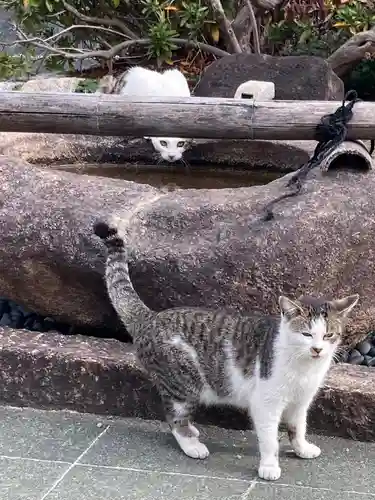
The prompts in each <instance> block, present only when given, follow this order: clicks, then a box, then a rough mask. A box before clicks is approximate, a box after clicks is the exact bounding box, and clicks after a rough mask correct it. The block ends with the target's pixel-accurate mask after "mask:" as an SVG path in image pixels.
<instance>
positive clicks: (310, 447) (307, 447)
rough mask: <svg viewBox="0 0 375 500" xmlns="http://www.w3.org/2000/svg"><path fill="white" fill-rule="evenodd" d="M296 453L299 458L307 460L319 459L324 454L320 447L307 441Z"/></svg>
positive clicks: (296, 448)
mask: <svg viewBox="0 0 375 500" xmlns="http://www.w3.org/2000/svg"><path fill="white" fill-rule="evenodd" d="M294 451H295V454H296V455H297V457H299V458H306V459H309V458H317V457H318V456H319V455H320V454H321V452H322V450H321V449H320V448H319V447H318V446H315V444H312V443H308V442H307V441H306V443H304V444H303V445H301V446H296V447H295V450H294Z"/></svg>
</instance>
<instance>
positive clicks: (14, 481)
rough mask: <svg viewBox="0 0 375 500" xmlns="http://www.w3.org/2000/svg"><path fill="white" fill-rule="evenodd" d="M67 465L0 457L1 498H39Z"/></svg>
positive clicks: (9, 499) (22, 499)
mask: <svg viewBox="0 0 375 500" xmlns="http://www.w3.org/2000/svg"><path fill="white" fill-rule="evenodd" d="M66 468H67V465H64V464H58V463H45V462H38V461H32V460H11V459H6V458H0V498H1V500H40V499H41V498H42V496H43V493H44V492H45V491H47V490H48V488H51V487H52V486H53V484H54V483H55V481H56V480H57V479H58V478H59V477H60V476H61V475H62V474H63V472H64V471H65V470H66Z"/></svg>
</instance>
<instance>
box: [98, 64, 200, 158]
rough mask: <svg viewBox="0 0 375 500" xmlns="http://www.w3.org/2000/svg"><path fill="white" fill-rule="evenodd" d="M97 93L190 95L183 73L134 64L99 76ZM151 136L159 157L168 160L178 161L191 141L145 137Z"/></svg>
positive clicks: (153, 95) (161, 95) (139, 95)
mask: <svg viewBox="0 0 375 500" xmlns="http://www.w3.org/2000/svg"><path fill="white" fill-rule="evenodd" d="M98 91H99V92H102V93H106V94H121V95H125V96H138V97H190V89H189V85H188V82H187V80H186V78H185V76H184V75H183V74H182V73H181V71H179V70H178V69H167V70H166V71H164V72H163V73H159V72H157V71H152V70H150V69H146V68H141V67H140V66H135V67H133V68H130V69H129V70H128V71H126V72H125V73H123V74H122V75H120V77H119V78H117V79H116V78H114V77H113V76H107V77H105V78H104V79H102V82H101V84H100V88H99V89H98ZM145 139H150V140H151V142H152V145H153V146H154V149H155V150H156V151H157V152H158V153H159V154H160V156H161V158H162V159H163V160H165V161H168V162H175V161H178V160H181V159H182V157H183V154H184V152H185V151H186V149H187V148H188V146H189V145H190V143H191V140H190V139H182V138H179V137H145Z"/></svg>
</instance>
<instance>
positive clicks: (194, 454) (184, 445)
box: [172, 429, 210, 460]
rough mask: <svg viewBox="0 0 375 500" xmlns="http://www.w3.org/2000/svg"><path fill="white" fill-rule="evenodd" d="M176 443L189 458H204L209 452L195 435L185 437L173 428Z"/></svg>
mask: <svg viewBox="0 0 375 500" xmlns="http://www.w3.org/2000/svg"><path fill="white" fill-rule="evenodd" d="M172 434H173V435H174V437H175V439H176V441H177V443H178V444H179V446H180V448H181V450H182V451H183V452H184V453H185V455H187V456H188V457H191V458H198V459H201V460H202V459H204V458H207V457H208V455H209V454H210V452H209V451H208V448H207V446H206V445H204V444H203V443H201V442H200V441H199V439H198V438H197V437H186V436H182V435H181V434H179V433H178V431H177V430H175V429H174V430H173V431H172Z"/></svg>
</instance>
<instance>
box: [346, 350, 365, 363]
mask: <svg viewBox="0 0 375 500" xmlns="http://www.w3.org/2000/svg"><path fill="white" fill-rule="evenodd" d="M364 359H365V358H364V356H363V354H361V353H360V352H359V351H358V350H357V349H353V350H352V352H351V353H350V355H349V363H350V364H351V365H360V364H362V363H363V361H364Z"/></svg>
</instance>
